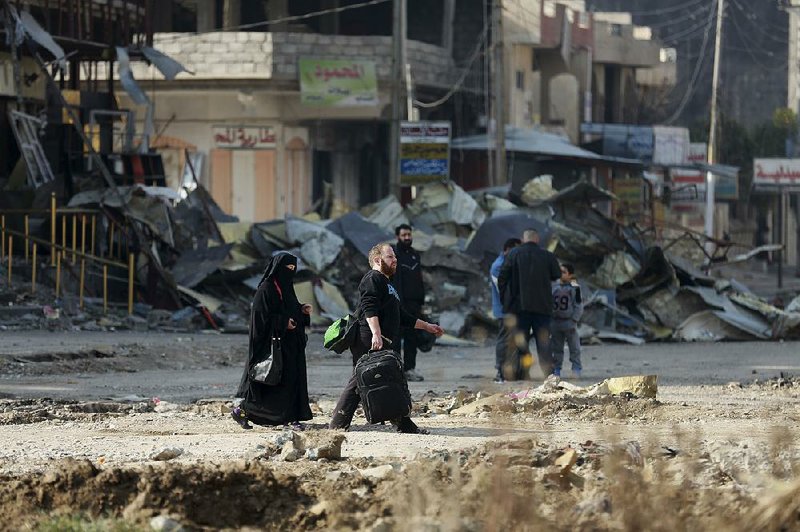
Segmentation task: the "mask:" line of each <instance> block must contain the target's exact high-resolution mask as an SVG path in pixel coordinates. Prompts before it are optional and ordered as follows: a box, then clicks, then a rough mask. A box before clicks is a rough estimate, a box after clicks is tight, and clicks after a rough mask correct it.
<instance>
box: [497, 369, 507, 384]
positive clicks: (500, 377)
mask: <svg viewBox="0 0 800 532" xmlns="http://www.w3.org/2000/svg"><path fill="white" fill-rule="evenodd" d="M494 382H495V383H497V384H505V382H506V379H505V378H504V377H503V374H502V373H500V372H499V371H498V372H497V375H495V377H494Z"/></svg>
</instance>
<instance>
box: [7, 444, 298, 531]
mask: <svg viewBox="0 0 800 532" xmlns="http://www.w3.org/2000/svg"><path fill="white" fill-rule="evenodd" d="M310 502H311V499H310V498H309V497H308V496H307V495H305V494H304V492H303V491H302V489H301V488H300V486H299V484H298V481H297V477H294V476H286V475H278V474H275V473H274V472H273V470H272V469H271V468H270V467H268V466H266V465H265V464H263V463H259V462H233V463H226V464H221V465H216V464H210V465H204V466H202V467H197V466H182V465H175V464H165V465H164V466H163V467H155V466H149V467H146V468H144V469H142V470H135V469H116V468H109V469H98V468H97V467H95V465H94V464H92V463H91V462H90V461H88V460H74V459H66V460H63V461H61V462H60V463H59V464H57V465H56V466H55V467H54V468H53V469H52V470H50V471H49V472H47V473H46V474H45V475H43V476H42V475H28V476H24V477H16V478H15V477H6V478H0V514H2V515H3V516H4V518H5V519H4V521H5V526H8V527H10V528H11V529H21V528H22V527H24V526H30V525H32V523H31V520H32V519H34V518H35V516H37V515H41V514H40V512H45V513H51V512H53V513H69V514H85V515H88V516H91V517H100V516H109V517H122V518H125V519H126V520H129V521H133V522H138V523H145V522H147V521H148V520H149V519H150V518H151V517H153V516H156V515H160V514H168V515H170V516H173V517H174V518H176V519H177V520H178V521H180V522H181V523H184V524H185V525H187V526H189V527H192V528H202V527H210V528H223V527H226V526H231V524H236V525H237V526H253V527H259V528H263V529H267V530H281V529H287V528H290V527H292V528H293V527H295V526H299V525H302V524H303V523H301V522H298V521H297V519H300V521H305V520H306V518H304V517H303V516H302V512H299V510H301V509H302V508H304V507H307V506H308V505H309V503H310ZM298 515H299V517H298ZM306 524H310V523H306Z"/></svg>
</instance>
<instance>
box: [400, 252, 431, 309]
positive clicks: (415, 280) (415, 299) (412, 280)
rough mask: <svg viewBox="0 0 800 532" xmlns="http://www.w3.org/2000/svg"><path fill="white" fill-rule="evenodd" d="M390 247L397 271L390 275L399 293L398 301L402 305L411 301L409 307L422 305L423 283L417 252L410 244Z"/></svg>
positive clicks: (423, 297)
mask: <svg viewBox="0 0 800 532" xmlns="http://www.w3.org/2000/svg"><path fill="white" fill-rule="evenodd" d="M392 248H394V254H395V256H396V257H397V271H396V272H395V273H394V275H393V276H392V285H394V287H395V288H396V289H397V293H398V294H400V302H401V303H402V304H403V305H408V304H409V303H411V307H414V306H422V302H423V301H425V285H424V284H423V282H422V264H421V262H420V258H419V252H418V251H417V250H416V249H414V248H413V247H412V246H404V245H402V244H399V243H398V244H395V245H394V246H392Z"/></svg>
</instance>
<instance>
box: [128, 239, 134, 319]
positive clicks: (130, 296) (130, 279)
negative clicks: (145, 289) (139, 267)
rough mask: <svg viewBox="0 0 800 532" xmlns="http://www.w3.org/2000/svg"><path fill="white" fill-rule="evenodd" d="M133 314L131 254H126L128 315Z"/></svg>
mask: <svg viewBox="0 0 800 532" xmlns="http://www.w3.org/2000/svg"><path fill="white" fill-rule="evenodd" d="M131 314H133V253H128V315H129V316H130V315H131Z"/></svg>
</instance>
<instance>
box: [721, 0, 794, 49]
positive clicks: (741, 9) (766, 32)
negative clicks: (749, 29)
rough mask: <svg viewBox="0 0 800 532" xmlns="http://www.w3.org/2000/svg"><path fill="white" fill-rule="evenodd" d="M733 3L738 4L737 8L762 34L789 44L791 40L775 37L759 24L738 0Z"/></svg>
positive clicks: (777, 41)
mask: <svg viewBox="0 0 800 532" xmlns="http://www.w3.org/2000/svg"><path fill="white" fill-rule="evenodd" d="M733 4H734V5H735V6H736V8H737V9H738V10H739V12H741V13H742V14H743V15H745V18H746V19H747V20H748V21H749V22H751V23H752V25H753V27H754V28H756V30H758V32H759V33H760V34H761V35H764V36H765V37H767V38H768V39H770V40H772V41H774V42H776V43H779V44H789V41H788V40H787V39H780V38H778V37H775V36H774V35H772V34H771V33H769V32H768V31H767V30H765V29H763V28H762V27H761V26H759V25H758V24H757V23H756V22H755V21H754V20H753V19H751V18H750V13H749V12H748V11H747V10H746V9H745V8H743V7H742V5H741V4H740V3H739V2H738V1H737V0H733ZM753 16H754V18H755V15H753ZM734 18H735V17H734ZM737 27H738V26H737Z"/></svg>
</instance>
